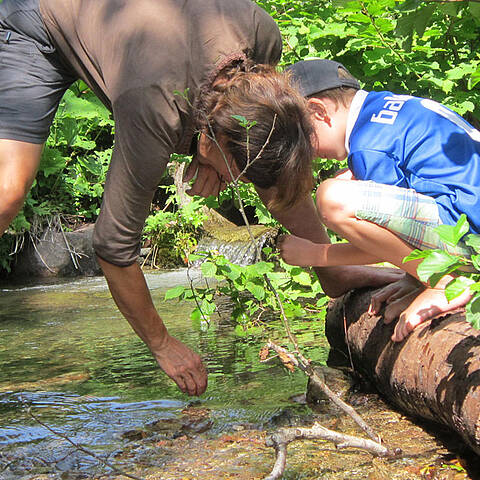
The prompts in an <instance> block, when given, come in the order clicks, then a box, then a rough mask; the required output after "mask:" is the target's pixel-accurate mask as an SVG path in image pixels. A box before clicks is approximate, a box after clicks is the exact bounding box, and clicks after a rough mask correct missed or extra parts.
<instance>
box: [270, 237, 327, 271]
mask: <svg viewBox="0 0 480 480" xmlns="http://www.w3.org/2000/svg"><path fill="white" fill-rule="evenodd" d="M322 247H324V245H322V244H319V243H313V242H311V241H310V240H306V239H305V238H300V237H297V236H295V235H280V236H279V237H278V240H277V249H278V251H279V252H280V256H281V257H282V259H283V261H284V262H286V263H288V264H290V265H298V266H300V267H310V266H312V265H318V263H317V255H318V254H319V253H321V252H320V250H321V249H322Z"/></svg>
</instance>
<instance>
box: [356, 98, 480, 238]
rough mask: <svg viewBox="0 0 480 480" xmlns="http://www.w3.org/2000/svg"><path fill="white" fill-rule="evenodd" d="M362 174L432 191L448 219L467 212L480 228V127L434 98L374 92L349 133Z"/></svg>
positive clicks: (362, 177)
mask: <svg viewBox="0 0 480 480" xmlns="http://www.w3.org/2000/svg"><path fill="white" fill-rule="evenodd" d="M348 164H349V167H350V169H351V170H352V172H353V174H354V176H355V178H357V179H358V180H373V181H374V182H377V183H384V184H388V185H397V186H399V187H404V188H413V189H414V190H416V191H417V192H419V193H422V194H424V195H428V196H429V197H433V198H434V199H435V201H436V202H437V204H438V207H439V215H440V218H441V220H442V222H443V223H444V224H447V225H454V224H455V223H456V222H457V220H458V219H459V217H460V215H461V214H462V213H465V214H466V215H467V217H468V221H469V223H470V227H471V231H472V232H473V233H480V132H479V131H478V130H475V129H474V128H473V127H472V126H471V125H470V124H469V123H468V122H466V121H465V120H464V119H463V118H462V117H460V116H459V115H457V114H456V113H454V112H452V111H451V110H449V109H448V108H446V107H445V106H443V105H441V104H439V103H437V102H434V101H432V100H427V99H422V98H416V97H411V96H409V95H395V94H393V93H390V92H369V93H368V95H367V96H366V98H365V101H364V103H363V105H362V107H361V109H360V112H359V114H358V117H357V120H356V121H355V124H354V125H353V128H352V131H351V134H350V138H349V156H348Z"/></svg>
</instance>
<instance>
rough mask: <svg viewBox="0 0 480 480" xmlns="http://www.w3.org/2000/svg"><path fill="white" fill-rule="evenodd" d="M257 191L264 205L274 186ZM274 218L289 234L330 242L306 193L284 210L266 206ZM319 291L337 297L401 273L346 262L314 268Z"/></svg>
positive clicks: (397, 276)
mask: <svg viewBox="0 0 480 480" xmlns="http://www.w3.org/2000/svg"><path fill="white" fill-rule="evenodd" d="M256 190H257V193H258V195H259V196H260V198H261V200H262V202H263V203H265V205H268V202H269V201H270V200H271V199H273V198H274V196H275V189H274V188H270V189H268V190H265V189H261V188H257V187H256ZM270 213H271V214H272V215H273V216H274V218H275V219H276V220H277V221H278V222H280V223H281V224H282V225H283V226H284V227H285V228H287V229H288V230H289V231H290V232H291V233H292V234H294V235H296V236H298V237H302V238H306V239H307V240H310V241H312V242H314V243H323V244H330V238H329V237H328V235H327V232H326V230H325V227H324V226H323V224H322V222H321V221H320V218H319V216H318V213H317V209H316V208H315V204H314V202H313V199H312V197H311V196H310V195H306V196H305V197H304V198H302V199H299V200H298V201H297V203H296V204H295V205H294V206H293V207H292V208H289V209H288V210H284V211H278V210H272V209H270ZM314 270H315V273H316V274H317V276H318V279H319V281H320V284H321V285H322V288H323V291H324V292H325V293H326V294H327V295H328V296H330V297H338V296H340V295H343V294H344V293H345V292H347V291H349V290H352V289H354V288H360V287H366V286H369V287H382V286H384V285H386V284H388V283H392V282H395V281H397V280H399V279H401V278H403V276H404V275H405V274H404V272H403V271H402V270H400V269H398V268H384V267H372V266H365V265H346V266H337V267H317V268H315V269H314Z"/></svg>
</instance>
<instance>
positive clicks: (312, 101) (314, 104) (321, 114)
mask: <svg viewBox="0 0 480 480" xmlns="http://www.w3.org/2000/svg"><path fill="white" fill-rule="evenodd" d="M307 103H308V108H309V110H310V112H311V114H312V115H313V116H314V117H315V119H316V120H323V119H324V118H325V116H327V115H328V108H327V104H326V103H325V102H324V101H323V100H322V99H320V98H316V97H311V98H309V99H308V101H307Z"/></svg>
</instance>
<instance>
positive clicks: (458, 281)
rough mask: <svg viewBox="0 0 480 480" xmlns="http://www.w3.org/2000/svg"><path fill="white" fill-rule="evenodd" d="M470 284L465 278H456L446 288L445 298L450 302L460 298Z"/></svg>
mask: <svg viewBox="0 0 480 480" xmlns="http://www.w3.org/2000/svg"><path fill="white" fill-rule="evenodd" d="M470 283H471V282H469V281H468V280H467V279H466V278H465V277H456V278H454V279H453V280H452V281H451V282H450V283H449V284H448V285H447V286H446V287H445V296H446V297H447V300H448V301H449V302H450V301H451V300H453V299H454V298H457V297H458V296H460V295H461V294H462V293H463V292H464V291H465V290H466V289H467V288H468V287H469V286H470Z"/></svg>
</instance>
